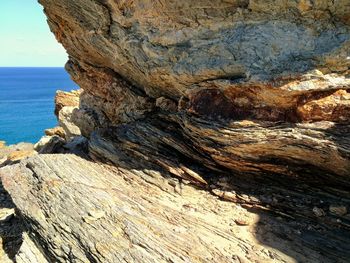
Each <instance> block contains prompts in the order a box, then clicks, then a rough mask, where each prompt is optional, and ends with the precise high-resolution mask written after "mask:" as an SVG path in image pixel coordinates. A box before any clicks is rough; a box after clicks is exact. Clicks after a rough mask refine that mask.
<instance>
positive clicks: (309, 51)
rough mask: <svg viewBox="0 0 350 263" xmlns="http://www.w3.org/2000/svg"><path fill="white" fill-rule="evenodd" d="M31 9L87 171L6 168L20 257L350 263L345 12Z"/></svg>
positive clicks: (342, 7) (92, 6)
mask: <svg viewBox="0 0 350 263" xmlns="http://www.w3.org/2000/svg"><path fill="white" fill-rule="evenodd" d="M39 2H40V3H41V4H42V5H43V6H44V11H45V13H46V15H47V17H48V23H49V26H50V28H51V30H52V31H53V33H54V34H55V36H56V38H57V40H58V41H59V42H61V43H62V44H63V46H64V47H65V48H66V50H67V52H68V54H69V56H70V59H69V61H68V63H67V65H66V69H67V70H68V72H69V73H70V74H71V76H72V78H73V80H74V81H75V82H76V83H78V84H79V86H80V87H81V88H82V92H81V93H80V94H79V95H80V99H79V105H77V104H76V103H77V100H75V99H74V103H75V104H74V105H67V106H73V107H63V106H62V105H61V104H60V103H58V106H57V110H56V114H57V115H58V117H59V119H60V120H61V121H60V123H61V126H62V128H63V129H64V130H65V134H66V136H67V138H65V143H67V142H69V143H68V144H67V145H65V146H62V147H63V148H64V147H65V148H64V149H65V150H64V151H63V152H66V153H75V155H81V156H83V158H81V157H76V156H74V155H72V154H69V155H61V154H60V155H45V156H44V155H38V156H36V157H34V158H32V159H30V160H26V161H23V162H22V163H21V164H17V165H16V166H9V167H5V168H3V169H2V170H1V177H2V180H3V182H4V185H5V188H6V189H7V190H8V191H9V193H10V194H11V196H12V197H13V200H14V203H15V204H16V205H17V207H18V209H19V211H20V215H21V217H22V218H23V220H24V222H27V226H28V229H27V231H28V233H29V236H28V238H29V241H28V242H27V244H32V243H33V244H35V245H34V248H33V249H32V250H31V249H29V250H30V251H39V252H40V251H41V252H40V253H41V254H42V255H41V256H44V257H45V258H46V259H47V260H48V261H58V262H64V261H67V260H68V261H72V262H87V261H90V262H122V261H123V260H124V261H127V262H131V261H143V262H154V261H157V262H158V261H161V262H162V261H165V262H206V261H207V262H213V261H214V262H244V261H248V262H257V261H263V262H266V261H269V260H270V261H273V260H274V261H279V262H282V261H284V262H292V261H293V260H295V261H305V262H306V261H307V262H319V261H321V262H322V261H324V262H334V261H336V260H338V261H339V262H346V261H347V260H348V258H349V257H350V255H349V251H350V250H349V245H348V244H349V236H350V235H349V214H348V211H349V208H350V200H349V194H350V78H349V74H350V70H349V67H350V15H349V14H350V2H349V1H347V0H339V1H327V0H315V1H308V0H295V1H284V0H268V1H262V0H250V1H249V0H217V1H207V0H200V1H188V0H186V1H185V0H178V1H162V0H159V1H149V0H134V1H112V0H95V1H93V0H75V1H72V0H55V1H54V0H40V1H39ZM56 102H57V101H56ZM70 127H74V129H77V132H75V131H72V129H71V128H70ZM78 130H79V131H78ZM80 133H81V134H82V135H83V136H84V137H78V138H76V139H74V136H76V135H80ZM70 140H72V141H70ZM77 145H79V147H80V148H79V149H80V150H79V151H74V148H75V147H76V146H77ZM86 148H88V149H86ZM86 152H88V155H87V154H86ZM102 163H108V164H109V165H110V166H109V165H108V166H107V165H105V164H102ZM186 191H188V194H186ZM214 196H216V197H217V198H215V197H214ZM199 200H200V201H199ZM226 201H228V202H226ZM233 203H235V204H233ZM183 207H185V208H184V210H183ZM187 207H189V208H188V209H189V210H191V209H193V211H194V212H193V213H194V214H192V212H191V211H192V210H191V211H187V210H186V209H187ZM243 208H245V209H248V211H247V210H245V209H243ZM252 213H255V214H252ZM257 214H258V215H259V216H260V219H258V218H256V215H257ZM232 218H234V220H233V221H234V222H233V223H232V222H231V221H232ZM276 218H277V219H276ZM276 220H277V221H276ZM231 223H232V224H234V225H235V226H237V227H235V228H234V229H231V226H232V225H230V224H231ZM247 226H249V227H247ZM267 226H269V227H267ZM242 229H245V230H242ZM253 229H255V230H253ZM231 230H232V231H231ZM246 230H247V231H248V232H250V233H251V234H247V232H245V231H246ZM230 231H231V232H232V234H227V233H231V232H230ZM241 231H243V232H244V233H242V232H241ZM259 231H260V232H259ZM261 231H262V232H261ZM247 235H248V236H249V237H248V236H247ZM256 239H258V241H259V242H260V245H261V244H262V245H264V246H269V247H270V248H271V247H272V248H271V249H268V250H267V251H265V250H263V248H261V247H260V245H258V244H257V242H256ZM284 239H286V241H283V240H284ZM31 242H32V243H31ZM320 244H321V245H320ZM28 246H29V247H33V246H30V245H28ZM27 250H28V249H27ZM39 252H35V253H39ZM35 253H34V254H35ZM40 253H39V254H40ZM22 257H23V258H26V254H25V253H24V254H23V253H22ZM28 257H30V256H27V258H28ZM38 257H39V255H38Z"/></svg>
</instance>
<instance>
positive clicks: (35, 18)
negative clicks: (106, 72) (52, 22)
mask: <svg viewBox="0 0 350 263" xmlns="http://www.w3.org/2000/svg"><path fill="white" fill-rule="evenodd" d="M66 61H67V54H66V52H65V50H64V49H63V47H62V46H61V45H60V44H59V43H57V41H56V39H55V37H54V35H53V34H52V33H51V32H50V29H49V27H48V25H47V23H46V17H45V15H44V13H43V11H42V6H41V5H39V3H38V2H37V0H1V1H0V67H19V66H22V67H63V66H64V64H65V63H66Z"/></svg>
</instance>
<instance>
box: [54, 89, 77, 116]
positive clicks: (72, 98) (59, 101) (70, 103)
mask: <svg viewBox="0 0 350 263" xmlns="http://www.w3.org/2000/svg"><path fill="white" fill-rule="evenodd" d="M80 93H81V90H72V91H71V92H66V91H61V90H58V91H57V92H56V96H55V114H56V116H57V117H58V113H59V112H60V110H61V109H62V108H63V107H77V106H79V96H80Z"/></svg>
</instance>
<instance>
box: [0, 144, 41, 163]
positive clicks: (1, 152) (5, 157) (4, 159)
mask: <svg viewBox="0 0 350 263" xmlns="http://www.w3.org/2000/svg"><path fill="white" fill-rule="evenodd" d="M34 154H36V152H35V151H34V146H33V144H31V143H19V144H14V145H10V146H6V145H4V146H3V147H2V148H1V147H0V166H5V165H9V164H12V163H16V162H18V161H20V160H22V159H24V158H27V157H30V156H33V155H34Z"/></svg>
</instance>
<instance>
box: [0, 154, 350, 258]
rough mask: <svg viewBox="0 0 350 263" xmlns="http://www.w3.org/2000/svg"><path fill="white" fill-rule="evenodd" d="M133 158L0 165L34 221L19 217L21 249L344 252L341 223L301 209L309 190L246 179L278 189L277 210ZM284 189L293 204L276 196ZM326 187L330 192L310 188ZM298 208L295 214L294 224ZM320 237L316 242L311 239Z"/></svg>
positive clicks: (87, 254)
mask: <svg viewBox="0 0 350 263" xmlns="http://www.w3.org/2000/svg"><path fill="white" fill-rule="evenodd" d="M127 164H129V165H131V166H130V167H128V166H127ZM138 164H139V166H138V167H136V166H134V164H133V163H131V162H128V163H125V164H122V163H121V165H120V166H117V167H113V166H108V165H104V164H100V163H96V162H91V161H89V160H86V159H83V158H80V157H77V156H75V155H71V154H70V155H62V154H56V155H37V156H36V157H34V158H32V159H29V160H26V161H24V162H22V163H21V164H17V165H15V166H11V167H5V168H2V169H1V170H0V176H1V178H2V181H3V183H4V185H5V187H6V189H7V190H8V191H9V193H10V194H11V196H12V197H13V200H14V202H15V203H16V206H17V208H18V210H19V211H21V215H22V216H23V218H24V219H25V220H26V221H27V222H33V223H31V224H28V225H27V226H28V229H27V230H28V233H29V234H28V235H26V237H25V240H24V243H25V244H24V245H25V247H24V248H21V250H20V253H21V254H22V255H21V258H27V259H28V258H32V260H33V261H31V263H35V262H45V261H40V260H38V257H37V254H38V252H34V253H32V252H31V251H40V252H41V253H43V256H45V258H47V259H48V261H49V262H67V261H73V262H74V261H79V262H168V261H172V262H237V261H235V258H234V257H232V254H235V255H238V256H239V257H240V258H241V259H242V260H246V261H247V262H251V261H253V262H259V261H261V262H272V261H273V262H292V261H293V260H295V261H308V262H319V261H324V262H332V261H334V260H335V261H338V262H346V261H347V259H348V257H349V256H350V254H349V253H350V252H349V250H348V249H347V244H348V242H349V241H350V239H349V237H350V235H348V230H346V228H341V229H342V231H344V232H343V233H342V232H339V235H334V231H335V229H338V230H339V227H342V226H341V225H340V226H339V225H338V226H332V225H324V224H323V223H322V222H327V221H328V220H329V217H326V216H325V217H321V218H320V219H319V220H320V221H319V225H318V227H317V228H316V229H313V228H310V222H313V221H312V220H313V217H314V216H313V215H310V210H309V209H310V206H311V209H312V206H314V205H315V202H319V199H318V198H315V197H316V196H317V194H315V193H312V192H310V195H307V193H305V195H304V196H301V195H300V193H298V190H297V191H295V190H296V189H298V187H300V186H297V185H296V188H294V187H293V185H291V187H289V189H287V190H284V189H283V188H273V189H269V187H264V186H263V185H261V184H257V185H255V186H254V185H253V184H252V182H253V180H252V181H250V184H249V185H250V187H253V186H254V187H255V188H254V189H251V191H253V192H256V191H260V193H261V194H262V195H266V196H271V195H272V194H273V195H278V196H280V200H279V202H278V204H275V205H276V210H275V211H276V212H278V211H280V214H279V216H280V217H279V219H278V220H277V219H276V218H275V216H271V215H268V214H266V213H265V212H264V213H261V214H259V216H258V215H257V214H254V213H252V212H248V211H247V210H246V209H244V208H242V207H240V206H239V205H237V204H234V203H233V202H227V201H221V200H219V199H218V198H216V197H215V196H213V195H211V194H210V193H208V192H207V191H199V190H198V189H197V188H194V187H192V186H191V185H188V184H182V183H181V182H180V181H175V180H173V178H171V177H169V176H168V174H167V173H166V172H162V171H159V169H156V167H155V166H145V167H143V168H142V162H138ZM179 165H181V164H179ZM173 168H174V169H175V166H174V167H173ZM235 181H237V178H236V179H235ZM170 182H171V183H170ZM227 182H229V181H227ZM229 185H230V186H232V185H231V184H229ZM177 187H178V189H179V192H177V191H176V190H175V189H176V188H177ZM239 189H240V190H238V189H237V192H238V196H241V197H243V196H244V194H243V193H242V192H239V191H242V190H243V191H246V190H247V188H245V187H244V185H240V186H239ZM294 191H295V192H294ZM246 193H248V192H246ZM256 193H257V192H256ZM287 193H288V195H289V197H288V198H289V199H291V200H294V201H293V202H296V203H295V207H293V206H290V205H291V204H292V205H293V203H290V201H287V202H286V201H283V199H282V198H283V197H285V196H286V195H287ZM246 196H247V195H246ZM326 196H327V198H330V196H331V195H330V194H329V193H327V194H326V195H324V196H320V197H319V198H321V199H322V200H325V197H326ZM303 198H306V199H308V200H314V201H311V202H309V203H306V202H305V201H304V200H303ZM334 198H336V197H334ZM262 199H264V198H262ZM242 200H243V199H242ZM297 200H298V201H297ZM299 202H301V203H299ZM245 204H248V203H245ZM301 204H303V205H301ZM256 205H257V207H258V205H260V206H261V207H265V211H267V210H269V209H271V208H268V206H265V205H264V204H263V203H257V204H256ZM286 205H287V206H288V209H286V210H283V207H285V206H286ZM294 209H297V213H295V210H294ZM282 211H283V212H282ZM288 211H289V212H288ZM298 215H300V219H302V220H300V221H298V223H297V224H296V223H295V220H296V217H297V216H298ZM291 218H294V220H291ZM322 220H324V221H322ZM233 221H235V222H236V224H238V225H236V224H233ZM34 222H35V223H34ZM240 225H244V227H242V226H240ZM338 230H337V231H338ZM300 233H306V234H305V235H304V234H300ZM341 233H342V234H341ZM28 238H29V240H27V241H26V239H28ZM320 238H322V242H323V244H324V246H319V240H320ZM269 240H273V243H269ZM265 243H266V244H268V245H269V249H268V250H269V253H265V252H264V251H265V250H266V249H265V248H264V244H265ZM27 244H30V245H29V248H28V247H27ZM335 244H336V245H335ZM273 246H276V247H275V248H274V247H273ZM28 250H29V252H27V251H28ZM39 255H40V254H39ZM271 255H273V260H272V258H271ZM24 262H26V261H24Z"/></svg>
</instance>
